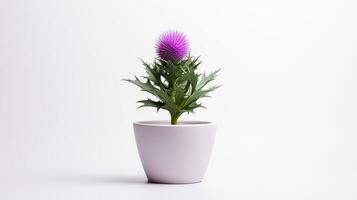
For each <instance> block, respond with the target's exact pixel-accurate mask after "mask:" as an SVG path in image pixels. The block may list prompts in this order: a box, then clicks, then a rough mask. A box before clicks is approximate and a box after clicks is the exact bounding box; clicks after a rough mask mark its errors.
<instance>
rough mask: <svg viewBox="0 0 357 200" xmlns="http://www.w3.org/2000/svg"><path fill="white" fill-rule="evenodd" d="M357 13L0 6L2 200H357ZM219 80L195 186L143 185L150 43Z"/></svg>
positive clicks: (211, 4)
mask: <svg viewBox="0 0 357 200" xmlns="http://www.w3.org/2000/svg"><path fill="white" fill-rule="evenodd" d="M356 10H357V3H356V2H355V1H352V0H350V1H348V0H345V1H344V0H300V1H284V0H269V1H264V0H249V1H224V0H220V1H204V0H201V1H188V0H187V1H185V0H182V1H148V0H147V1H139V0H127V1H120V0H112V1H88V0H82V1H81V0H67V1H54V0H49V1H48V0H32V1H28V0H23V1H20V0H1V1H0V199H1V200H15V199H27V200H32V199H34V200H35V199H36V200H42V199H46V200H50V199H66V200H71V199H76V200H78V199H86V200H89V199H106V200H107V199H108V200H110V199H116V200H118V199H186V200H190V199H274V200H277V199H284V200H286V199H289V200H290V199H299V200H300V199H314V200H315V199H324V200H325V199H357V124H356V122H357V114H356V113H357V79H356V76H357V69H356V67H357V59H356V58H357V57H356V55H357V39H356V36H357V12H356ZM171 29H177V30H180V31H183V32H185V33H186V34H187V36H188V38H189V39H190V43H191V51H192V54H194V55H201V56H202V57H201V58H202V60H203V64H202V66H201V70H202V71H212V70H214V69H217V68H220V67H222V68H223V70H222V71H221V73H220V76H219V78H218V80H217V82H218V83H219V84H222V85H223V87H222V88H220V89H219V90H218V91H217V92H215V93H214V94H212V95H213V98H210V99H205V100H204V101H203V103H204V104H205V105H206V107H208V109H207V110H198V111H197V112H196V115H185V116H183V118H185V119H193V120H212V121H216V122H217V123H218V124H219V130H218V132H217V138H216V145H215V149H214V153H213V155H212V159H211V163H210V166H209V169H208V171H207V174H206V177H205V180H204V182H202V183H200V184H193V185H155V184H147V183H146V178H145V175H144V172H143V170H142V167H141V163H140V161H139V157H138V155H137V150H136V146H135V141H134V137H133V131H132V122H133V121H136V120H148V119H167V118H168V114H167V113H165V112H159V113H156V112H155V110H153V109H150V108H146V109H140V110H136V107H137V106H138V105H137V104H136V103H135V101H137V100H140V99H142V98H145V97H146V94H144V93H142V92H139V90H138V89H137V88H136V87H135V86H132V85H129V84H128V83H125V82H123V81H121V79H123V78H129V77H130V78H131V77H133V75H134V74H137V75H142V74H143V72H144V71H143V67H142V66H141V64H140V61H139V58H142V59H144V60H146V61H151V60H152V59H153V58H154V56H155V54H154V47H153V46H154V43H155V40H156V37H157V36H158V35H159V34H161V33H162V32H164V31H167V30H171Z"/></svg>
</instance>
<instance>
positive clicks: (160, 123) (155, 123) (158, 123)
mask: <svg viewBox="0 0 357 200" xmlns="http://www.w3.org/2000/svg"><path fill="white" fill-rule="evenodd" d="M133 124H134V125H139V126H151V127H192V126H213V125H216V123H214V122H210V121H201V120H180V121H179V122H178V124H175V125H172V124H171V123H170V121H168V120H145V121H136V122H134V123H133Z"/></svg>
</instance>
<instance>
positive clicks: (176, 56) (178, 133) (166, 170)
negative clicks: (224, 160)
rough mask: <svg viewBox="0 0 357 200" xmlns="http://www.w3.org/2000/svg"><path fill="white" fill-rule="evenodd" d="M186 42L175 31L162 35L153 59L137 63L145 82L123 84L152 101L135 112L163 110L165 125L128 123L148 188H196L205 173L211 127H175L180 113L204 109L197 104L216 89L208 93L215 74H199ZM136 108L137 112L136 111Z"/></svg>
mask: <svg viewBox="0 0 357 200" xmlns="http://www.w3.org/2000/svg"><path fill="white" fill-rule="evenodd" d="M188 52H189V44H188V40H187V38H186V36H185V35H184V34H183V33H180V32H177V31H170V32H166V33H164V34H162V35H161V36H160V37H159V39H158V41H157V44H156V53H157V58H155V59H154V61H153V63H151V64H149V63H146V62H144V61H142V63H143V65H144V66H145V70H146V76H144V77H143V80H140V79H139V78H138V77H136V76H135V79H132V80H131V79H125V81H128V82H130V83H133V84H135V85H136V86H138V87H140V88H141V90H142V91H145V92H148V93H150V94H151V95H152V96H154V97H155V98H156V100H153V99H150V98H148V99H146V100H141V101H138V103H141V104H142V105H141V106H140V107H154V108H156V110H157V111H159V110H160V109H162V110H167V111H168V112H169V113H170V117H171V118H170V119H171V120H170V121H141V122H135V123H134V125H133V126H134V132H135V139H136V144H137V148H138V151H139V155H140V159H141V162H142V165H143V167H144V171H145V173H146V176H147V178H148V181H149V182H157V183H196V182H200V181H201V180H202V178H203V176H204V173H205V171H206V168H207V165H208V162H209V158H210V154H211V151H212V147H213V144H214V138H215V132H216V125H215V124H214V123H213V122H206V121H178V119H179V117H180V116H181V115H182V114H183V113H193V111H194V110H195V109H196V108H204V106H203V105H202V104H201V103H198V100H199V99H201V98H203V97H208V94H209V93H210V92H212V91H213V90H215V89H217V88H218V87H219V86H211V87H208V84H209V83H210V82H211V81H213V80H214V79H215V78H216V76H217V73H218V71H219V70H217V71H214V72H212V73H210V74H208V75H207V74H205V73H203V74H199V73H198V72H197V68H198V66H199V65H200V64H201V62H200V61H199V57H193V56H191V55H190V54H189V53H188ZM140 107H139V108H140Z"/></svg>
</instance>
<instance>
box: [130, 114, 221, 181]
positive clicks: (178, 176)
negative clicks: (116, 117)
mask: <svg viewBox="0 0 357 200" xmlns="http://www.w3.org/2000/svg"><path fill="white" fill-rule="evenodd" d="M134 132H135V139H136V144H137V147H138V151H139V155H140V159H141V162H142V164H143V167H144V171H145V173H146V176H147V178H148V181H149V182H156V183H177V184H179V183H197V182H201V181H202V178H203V176H204V174H205V171H206V168H207V165H208V162H209V159H210V156H211V152H212V148H213V144H214V138H215V133H216V125H215V124H214V123H211V122H201V121H181V122H180V123H179V124H178V125H171V124H170V123H169V122H168V121H143V122H136V123H134Z"/></svg>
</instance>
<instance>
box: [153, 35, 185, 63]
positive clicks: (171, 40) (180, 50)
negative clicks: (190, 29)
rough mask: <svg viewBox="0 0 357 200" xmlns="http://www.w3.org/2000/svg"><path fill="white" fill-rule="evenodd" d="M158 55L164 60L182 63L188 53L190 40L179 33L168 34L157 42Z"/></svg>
mask: <svg viewBox="0 0 357 200" xmlns="http://www.w3.org/2000/svg"><path fill="white" fill-rule="evenodd" d="M156 53H157V55H158V56H159V57H160V58H161V59H163V60H166V61H180V60H182V59H183V58H184V57H185V56H186V55H187V53H188V40H187V39H186V36H185V35H184V34H183V33H180V32H178V31H170V32H166V33H164V34H162V35H161V36H160V37H159V39H158V41H157V44H156Z"/></svg>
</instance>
